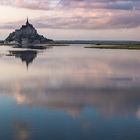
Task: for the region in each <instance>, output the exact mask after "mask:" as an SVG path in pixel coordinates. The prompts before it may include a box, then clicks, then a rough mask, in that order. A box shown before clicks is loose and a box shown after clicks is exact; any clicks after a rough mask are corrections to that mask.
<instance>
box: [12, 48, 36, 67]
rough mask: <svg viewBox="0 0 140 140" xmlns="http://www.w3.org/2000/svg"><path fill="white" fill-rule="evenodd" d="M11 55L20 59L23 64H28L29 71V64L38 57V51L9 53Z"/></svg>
mask: <svg viewBox="0 0 140 140" xmlns="http://www.w3.org/2000/svg"><path fill="white" fill-rule="evenodd" d="M9 53H10V55H12V56H15V57H16V58H20V59H21V60H22V62H25V63H26V66H27V69H28V67H29V64H30V63H32V62H33V61H34V59H35V58H36V57H37V51H33V50H26V51H9Z"/></svg>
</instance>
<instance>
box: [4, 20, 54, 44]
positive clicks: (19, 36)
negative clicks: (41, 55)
mask: <svg viewBox="0 0 140 140" xmlns="http://www.w3.org/2000/svg"><path fill="white" fill-rule="evenodd" d="M52 41H53V40H51V39H47V38H45V37H44V36H42V35H39V34H38V33H37V30H36V29H35V28H34V27H33V25H32V24H30V23H29V21H28V19H27V22H26V25H22V27H21V28H20V29H19V30H15V32H12V33H10V34H9V36H8V37H7V38H6V39H5V43H6V44H16V45H21V46H27V45H34V44H45V43H49V42H52Z"/></svg>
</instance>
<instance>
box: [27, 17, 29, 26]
mask: <svg viewBox="0 0 140 140" xmlns="http://www.w3.org/2000/svg"><path fill="white" fill-rule="evenodd" d="M26 25H29V20H28V17H27V21H26Z"/></svg>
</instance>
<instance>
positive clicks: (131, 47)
mask: <svg viewBox="0 0 140 140" xmlns="http://www.w3.org/2000/svg"><path fill="white" fill-rule="evenodd" d="M85 48H91V49H92V48H93V49H94V48H96V49H127V50H140V44H131V45H91V46H86V47H85Z"/></svg>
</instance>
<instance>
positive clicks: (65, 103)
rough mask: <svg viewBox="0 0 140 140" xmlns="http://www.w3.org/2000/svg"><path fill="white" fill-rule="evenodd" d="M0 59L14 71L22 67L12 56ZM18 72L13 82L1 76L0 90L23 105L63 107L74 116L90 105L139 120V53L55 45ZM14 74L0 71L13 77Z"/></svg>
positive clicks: (58, 108) (110, 115)
mask: <svg viewBox="0 0 140 140" xmlns="http://www.w3.org/2000/svg"><path fill="white" fill-rule="evenodd" d="M79 51H80V53H79ZM17 55H18V57H21V56H22V55H21V54H20V55H19V54H15V56H17ZM36 55H37V53H35V54H34V53H33V59H34V58H35V57H36ZM118 56H119V57H118ZM116 57H117V59H116ZM16 58H17V57H16ZM1 61H2V64H1V66H0V67H4V68H5V69H6V67H5V66H6V65H4V62H6V63H7V64H9V65H10V67H12V66H13V67H15V70H16V68H17V67H22V66H20V62H17V61H16V63H12V64H11V62H10V61H15V58H14V57H12V58H10V60H9V58H7V57H4V58H2V59H1ZM17 70H19V73H20V74H19V75H16V76H15V78H14V79H13V80H12V82H11V81H9V80H6V81H5V82H4V83H3V82H2V81H1V80H0V91H1V92H0V94H5V95H8V96H12V97H13V96H14V98H15V99H16V102H17V104H19V105H25V106H27V107H28V106H33V107H42V108H50V109H54V110H62V111H65V112H67V113H68V114H69V115H70V116H72V117H74V118H75V117H78V116H79V115H80V114H81V112H82V111H84V109H85V108H88V107H91V108H95V109H97V110H98V112H100V113H101V114H102V115H103V116H104V117H113V116H122V117H125V116H128V115H129V116H134V117H137V118H140V115H139V110H140V94H139V92H140V88H139V85H140V58H139V53H138V52H135V51H134V52H133V51H132V52H130V51H122V50H118V51H117V50H115V51H113V50H107V51H105V50H95V51H94V50H93V51H92V50H88V49H84V48H78V47H77V48H76V49H74V48H73V47H69V48H65V47H64V48H55V49H51V50H48V51H45V52H44V53H42V54H41V55H38V57H37V59H36V60H35V62H34V63H33V64H32V65H31V67H29V69H28V72H27V71H23V67H22V69H17ZM12 73H13V72H12V71H11V73H9V71H5V72H3V71H1V75H2V74H4V75H5V76H7V75H8V76H9V78H11V76H12ZM3 78H4V77H3ZM7 84H9V86H6V85H7Z"/></svg>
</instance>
